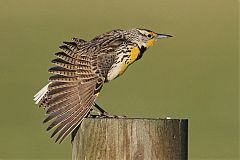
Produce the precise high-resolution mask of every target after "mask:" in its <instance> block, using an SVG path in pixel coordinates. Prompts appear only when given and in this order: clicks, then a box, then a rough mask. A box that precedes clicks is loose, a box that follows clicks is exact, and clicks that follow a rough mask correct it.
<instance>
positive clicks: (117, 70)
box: [107, 63, 128, 81]
mask: <svg viewBox="0 0 240 160" xmlns="http://www.w3.org/2000/svg"><path fill="white" fill-rule="evenodd" d="M127 67H128V65H127V64H125V63H119V64H116V65H114V66H113V67H112V68H111V69H110V71H109V72H108V75H107V81H111V80H113V79H115V78H117V77H118V76H120V75H122V74H123V73H124V72H125V70H126V69H127Z"/></svg>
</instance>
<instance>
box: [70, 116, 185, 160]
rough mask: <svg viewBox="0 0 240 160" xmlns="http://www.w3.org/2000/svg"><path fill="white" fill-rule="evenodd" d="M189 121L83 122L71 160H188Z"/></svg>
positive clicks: (100, 120) (90, 120)
mask: <svg viewBox="0 0 240 160" xmlns="http://www.w3.org/2000/svg"><path fill="white" fill-rule="evenodd" d="M187 125H188V121H187V120H180V119H131V118H124V119H112V118H86V119H84V121H83V122H82V124H81V126H80V128H79V130H78V132H77V134H76V136H75V138H74V141H73V144H72V145H73V146H72V160H187V157H188V156H187V155H188V152H187V147H188V137H187V136H188V134H187V133H188V126H187Z"/></svg>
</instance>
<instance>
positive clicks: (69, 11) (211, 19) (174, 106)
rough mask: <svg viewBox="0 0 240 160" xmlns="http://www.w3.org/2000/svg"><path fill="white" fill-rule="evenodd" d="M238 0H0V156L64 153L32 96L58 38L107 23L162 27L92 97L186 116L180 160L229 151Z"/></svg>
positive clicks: (130, 109) (119, 107) (234, 148)
mask: <svg viewBox="0 0 240 160" xmlns="http://www.w3.org/2000/svg"><path fill="white" fill-rule="evenodd" d="M238 5H239V4H238V1H237V0H228V1H226V0H211V1H210V0H198V1H192V0H184V1H179V0H172V1H169V0H147V1H140V0H134V1H129V0H121V1H120V0H118V1H117V0H102V1H101V0H99V1H93V0H89V1H80V0H74V1H73V0H70V1H66V0H65V1H60V0H41V1H36V0H35V1H33V0H14V1H13V0H0V46H1V51H0V55H1V58H0V82H1V83H0V89H1V91H0V97H1V98H0V100H1V111H0V159H71V145H70V142H69V139H68V140H67V141H66V142H64V143H63V144H61V145H58V144H54V141H53V139H50V138H49V137H50V134H49V133H46V132H45V128H46V125H43V124H42V123H41V122H42V120H43V118H44V111H43V110H42V109H38V107H37V106H36V105H34V103H33V101H32V98H33V95H34V94H35V93H36V92H37V91H38V90H39V89H40V88H41V87H43V86H44V85H45V84H46V83H47V79H48V76H49V74H48V73H47V70H48V68H49V67H50V66H51V63H50V60H51V59H52V58H54V56H53V53H55V52H57V51H58V46H59V45H60V44H61V42H62V41H64V40H70V38H72V37H80V38H83V39H86V40H90V39H91V38H93V37H94V36H96V35H98V34H101V33H104V32H106V31H109V30H111V29H116V28H122V29H128V28H133V27H139V28H148V29H151V30H154V31H156V32H160V33H167V34H171V35H173V36H174V37H173V38H171V39H164V40H161V41H160V42H159V43H158V44H156V45H155V46H154V47H153V48H151V49H150V50H148V51H147V52H146V54H145V55H144V58H143V59H141V60H140V61H138V62H137V63H135V64H134V65H133V66H131V67H130V68H129V69H128V71H127V72H125V75H123V76H122V77H120V78H118V79H117V80H115V81H113V82H111V83H110V84H106V85H105V86H104V88H103V92H102V94H101V95H100V97H99V99H98V102H99V103H100V104H101V105H102V106H105V109H106V110H108V111H109V112H111V113H114V114H120V115H127V116H129V117H153V118H157V117H162V118H163V117H166V116H170V117H173V118H188V119H189V159H195V160H197V159H238V158H239V157H238V150H239V147H238V143H239V129H238V128H239V121H238V114H239V112H238V89H239V88H238V27H239V26H238V8H237V7H238Z"/></svg>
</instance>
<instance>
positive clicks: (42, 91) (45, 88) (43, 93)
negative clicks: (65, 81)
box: [33, 82, 52, 104]
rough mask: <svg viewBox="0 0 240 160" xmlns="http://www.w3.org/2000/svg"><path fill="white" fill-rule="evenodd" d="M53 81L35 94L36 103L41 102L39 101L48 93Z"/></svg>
mask: <svg viewBox="0 0 240 160" xmlns="http://www.w3.org/2000/svg"><path fill="white" fill-rule="evenodd" d="M51 83H52V82H49V83H48V84H47V85H46V86H44V87H43V88H42V89H41V90H40V91H39V92H38V93H37V94H35V95H34V99H33V100H34V101H35V104H39V102H40V101H41V100H42V98H43V97H44V96H45V95H46V93H47V92H48V86H49V85H50V84H51Z"/></svg>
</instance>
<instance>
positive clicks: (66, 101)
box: [35, 39, 103, 143]
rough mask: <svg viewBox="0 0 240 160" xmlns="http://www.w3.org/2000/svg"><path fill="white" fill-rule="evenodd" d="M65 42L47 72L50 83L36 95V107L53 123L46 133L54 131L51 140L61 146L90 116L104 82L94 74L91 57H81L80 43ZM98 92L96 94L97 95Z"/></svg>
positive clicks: (75, 41)
mask: <svg viewBox="0 0 240 160" xmlns="http://www.w3.org/2000/svg"><path fill="white" fill-rule="evenodd" d="M73 40H74V42H64V43H65V45H63V46H61V47H60V49H61V50H62V52H58V53H56V56H57V57H58V58H57V59H54V60H53V61H52V62H53V63H54V64H55V65H56V66H55V67H52V68H50V69H49V72H50V73H53V74H54V75H53V76H51V77H50V78H49V81H50V83H49V84H48V85H47V86H46V87H45V89H44V88H43V89H42V90H41V91H39V93H37V94H36V95H35V101H36V103H39V104H40V106H43V107H44V108H45V109H46V114H47V115H48V116H47V118H46V119H45V120H44V123H45V122H48V121H50V120H52V123H51V124H50V125H49V127H48V128H47V131H48V130H50V129H52V128H55V130H54V132H53V133H52V135H51V137H53V136H54V135H56V134H57V133H59V134H58V136H57V138H56V141H55V142H57V141H59V140H60V143H61V142H62V141H63V140H64V139H65V138H66V137H67V136H68V135H69V134H70V133H71V132H72V131H73V130H74V129H75V128H76V127H77V126H78V125H79V124H80V123H81V121H82V120H83V118H84V117H85V116H86V115H87V114H88V113H89V111H90V109H91V107H92V105H93V103H94V101H95V99H96V93H97V92H99V90H100V89H99V86H102V83H103V80H102V78H100V77H99V76H98V75H97V74H96V73H95V69H96V67H94V65H96V62H95V61H96V60H94V59H93V56H92V54H89V53H80V52H79V47H80V45H81V44H82V43H85V42H84V41H83V40H79V39H73ZM96 91H97V92H96Z"/></svg>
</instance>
